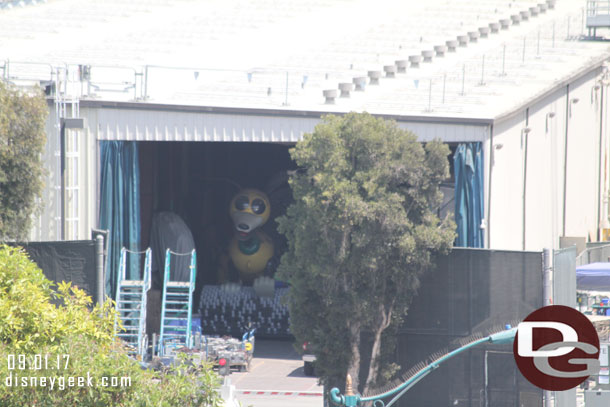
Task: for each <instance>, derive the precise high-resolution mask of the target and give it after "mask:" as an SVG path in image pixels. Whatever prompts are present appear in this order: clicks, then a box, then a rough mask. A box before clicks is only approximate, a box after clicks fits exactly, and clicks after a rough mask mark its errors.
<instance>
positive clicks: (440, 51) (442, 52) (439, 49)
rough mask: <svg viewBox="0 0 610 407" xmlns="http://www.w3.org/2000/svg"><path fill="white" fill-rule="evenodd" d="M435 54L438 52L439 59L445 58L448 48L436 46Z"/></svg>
mask: <svg viewBox="0 0 610 407" xmlns="http://www.w3.org/2000/svg"><path fill="white" fill-rule="evenodd" d="M434 52H436V56H437V57H444V56H445V52H447V46H446V45H435V46H434Z"/></svg>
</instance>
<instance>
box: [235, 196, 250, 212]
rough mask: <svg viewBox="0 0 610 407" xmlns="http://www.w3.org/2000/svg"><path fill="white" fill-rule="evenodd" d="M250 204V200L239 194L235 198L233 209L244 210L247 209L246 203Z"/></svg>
mask: <svg viewBox="0 0 610 407" xmlns="http://www.w3.org/2000/svg"><path fill="white" fill-rule="evenodd" d="M249 204H250V200H249V199H248V197H247V196H245V195H241V196H238V197H237V198H235V209H237V210H238V211H245V210H246V209H248V205H249Z"/></svg>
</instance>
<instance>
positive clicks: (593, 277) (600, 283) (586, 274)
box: [576, 263, 610, 291]
mask: <svg viewBox="0 0 610 407" xmlns="http://www.w3.org/2000/svg"><path fill="white" fill-rule="evenodd" d="M576 289H578V290H585V291H587V290H588V291H610V263H591V264H585V265H583V266H578V267H576Z"/></svg>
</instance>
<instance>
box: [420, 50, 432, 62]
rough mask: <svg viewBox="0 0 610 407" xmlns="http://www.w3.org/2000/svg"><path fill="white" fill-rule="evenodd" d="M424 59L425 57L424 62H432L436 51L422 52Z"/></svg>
mask: <svg viewBox="0 0 610 407" xmlns="http://www.w3.org/2000/svg"><path fill="white" fill-rule="evenodd" d="M421 55H422V57H424V62H432V57H433V56H434V51H432V50H428V49H427V50H425V51H422V52H421Z"/></svg>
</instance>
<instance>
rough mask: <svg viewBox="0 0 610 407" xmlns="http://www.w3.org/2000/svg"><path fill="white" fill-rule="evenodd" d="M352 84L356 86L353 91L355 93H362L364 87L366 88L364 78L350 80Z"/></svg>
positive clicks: (358, 77)
mask: <svg viewBox="0 0 610 407" xmlns="http://www.w3.org/2000/svg"><path fill="white" fill-rule="evenodd" d="M352 82H353V83H354V85H355V86H356V89H354V90H355V91H356V92H362V91H364V87H365V86H366V76H357V77H355V78H354V79H352Z"/></svg>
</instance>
